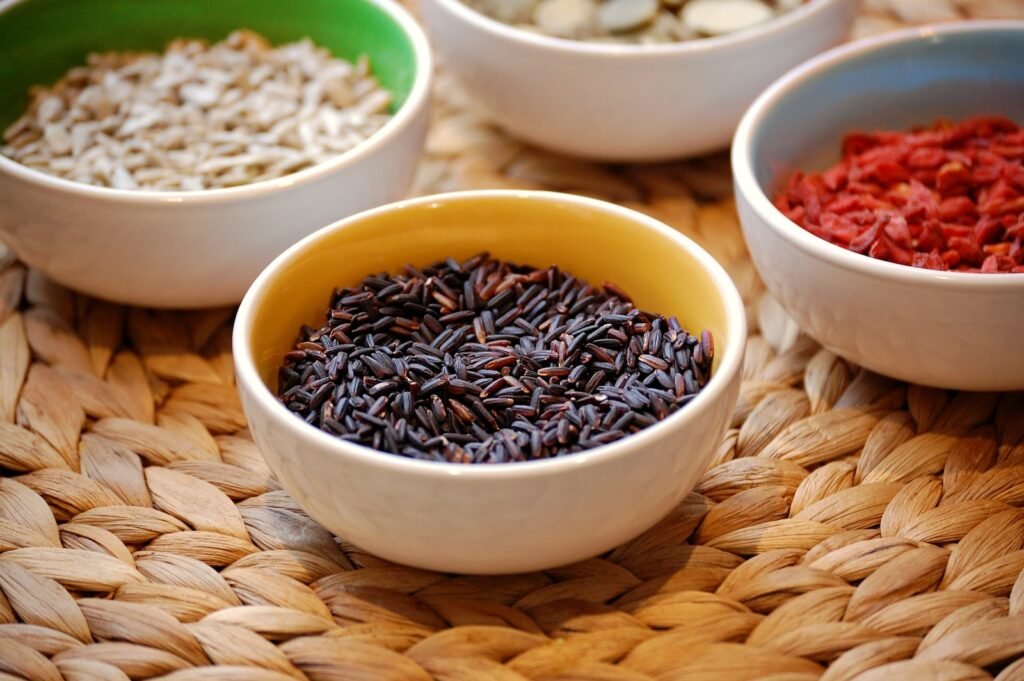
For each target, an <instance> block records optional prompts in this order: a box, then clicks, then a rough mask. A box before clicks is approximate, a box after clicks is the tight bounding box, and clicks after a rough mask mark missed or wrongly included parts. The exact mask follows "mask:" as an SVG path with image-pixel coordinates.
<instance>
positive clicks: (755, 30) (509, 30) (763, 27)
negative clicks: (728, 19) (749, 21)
mask: <svg viewBox="0 0 1024 681" xmlns="http://www.w3.org/2000/svg"><path fill="white" fill-rule="evenodd" d="M429 1H430V2H434V3H436V4H437V5H438V6H442V7H444V8H445V10H446V11H448V12H449V13H450V14H453V15H455V16H457V17H458V18H459V19H461V20H462V21H463V22H465V23H468V24H471V25H473V26H474V27H475V28H477V29H479V30H482V31H485V32H488V33H491V34H493V35H496V36H499V37H501V38H504V39H506V40H509V41H513V42H516V41H518V42H522V43H525V44H527V45H531V46H533V47H537V48H540V49H543V50H548V51H551V52H562V53H577V54H585V55H592V56H604V57H614V58H615V59H623V58H634V59H635V58H641V59H642V58H650V57H656V56H662V55H682V54H699V53H704V52H708V51H709V50H715V49H717V48H723V49H725V48H728V47H730V46H733V45H738V44H740V43H744V42H749V41H756V40H758V39H760V38H767V37H770V36H773V35H775V34H777V33H782V32H784V31H786V30H787V29H788V28H791V27H792V26H793V25H794V24H798V23H800V22H802V21H803V20H805V19H809V18H810V17H812V16H814V15H817V14H820V13H821V12H823V11H824V10H825V8H826V7H828V6H830V5H835V4H839V3H843V2H848V1H849V0H806V1H805V2H804V3H803V4H801V5H800V6H799V7H797V8H796V9H793V10H790V11H788V12H786V13H784V14H782V15H780V16H777V17H772V18H771V19H769V20H768V21H765V22H763V23H761V24H756V25H754V26H751V27H750V28H747V29H743V30H740V31H736V32H734V33H726V34H725V35H719V36H711V37H707V38H700V39H695V40H685V41H679V42H672V43H663V44H657V45H620V44H615V43H597V42H588V41H584V40H573V39H570V38H558V37H555V36H549V35H544V34H541V33H533V32H530V31H526V30H523V29H521V28H516V27H515V26H512V25H510V24H506V23H504V22H501V21H498V20H497V19H493V18H491V17H489V16H487V15H486V14H484V13H483V12H479V11H477V10H475V9H473V8H471V7H469V6H468V5H466V4H465V3H464V2H462V0H429Z"/></svg>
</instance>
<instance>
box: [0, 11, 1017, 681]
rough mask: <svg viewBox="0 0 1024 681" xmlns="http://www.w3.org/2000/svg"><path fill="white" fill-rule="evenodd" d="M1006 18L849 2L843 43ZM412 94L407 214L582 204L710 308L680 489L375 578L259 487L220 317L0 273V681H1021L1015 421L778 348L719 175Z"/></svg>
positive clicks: (5, 266)
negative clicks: (489, 196)
mask: <svg viewBox="0 0 1024 681" xmlns="http://www.w3.org/2000/svg"><path fill="white" fill-rule="evenodd" d="M890 3H891V5H890ZM1014 12H1016V14H1017V15H1021V14H1024V3H1022V2H1020V1H1019V0H1004V1H998V0H997V1H991V2H986V1H983V0H972V1H967V0H964V1H963V2H960V3H959V4H954V3H953V2H951V1H950V0H888V1H886V0H881V1H880V0H875V1H874V2H870V3H867V5H866V6H865V14H864V16H863V17H862V18H861V20H860V23H859V24H858V27H857V33H858V34H861V35H863V34H866V33H871V32H876V31H881V30H887V29H889V28H892V27H895V26H898V25H900V23H901V22H915V21H924V20H941V19H948V18H954V17H959V16H983V15H989V16H990V15H1006V14H1012V13H1014ZM438 94H439V99H440V102H439V105H438V117H437V120H436V124H435V127H434V129H433V132H432V134H431V136H430V140H429V152H430V158H429V159H428V160H427V161H426V162H425V163H424V165H423V169H422V172H421V175H420V178H419V188H420V191H423V192H428V191H438V190H448V189H455V188H471V187H491V186H506V187H507V186H513V187H545V188H552V189H559V190H565V191H574V192H580V193H585V194H590V195H595V196H599V197H602V198H606V199H609V200H613V201H616V202H618V203H621V204H624V205H628V206H632V207H635V208H638V209H640V210H643V211H645V212H648V213H651V214H653V215H655V216H657V217H659V218H661V219H663V220H665V221H666V222H668V223H670V224H672V225H674V226H675V227H676V228H678V229H679V230H680V231H682V232H684V233H686V234H688V235H689V236H691V237H693V238H695V239H696V240H697V241H699V242H700V243H701V244H703V245H704V246H705V247H706V248H708V249H709V250H710V251H711V252H712V253H713V254H714V255H715V256H716V257H717V258H718V259H719V260H720V261H721V262H722V263H723V264H725V265H726V267H727V268H728V269H729V271H730V273H731V274H732V275H733V276H734V277H735V279H736V281H737V283H738V284H739V286H740V288H741V290H742V292H743V294H744V296H745V297H746V299H747V300H748V301H749V312H750V314H749V316H750V320H751V327H752V329H753V336H752V337H751V340H750V345H749V349H748V357H747V364H746V366H747V370H746V375H745V383H744V385H743V390H742V395H741V398H740V404H739V406H738V408H737V410H736V414H735V417H734V419H733V423H732V426H733V427H732V429H731V430H730V431H729V434H728V437H727V438H726V440H725V442H724V443H723V444H722V446H721V448H720V449H719V450H718V452H717V454H716V456H715V460H714V462H713V463H712V465H711V467H710V469H709V470H708V472H707V473H706V474H705V476H704V478H703V479H702V480H701V482H700V484H699V486H698V488H697V490H696V491H695V492H693V493H692V494H690V495H689V496H688V497H687V498H686V500H685V501H684V502H683V503H682V505H680V506H679V508H678V509H677V510H676V511H675V512H673V513H672V514H671V515H670V516H669V517H668V518H666V519H665V520H664V521H663V522H661V523H660V524H659V525H658V526H656V527H655V528H654V529H652V530H650V531H649V532H647V533H646V534H644V535H643V536H641V537H639V538H638V539H636V540H634V541H632V542H630V543H629V544H627V545H625V546H622V547H620V548H618V549H616V550H614V551H612V552H610V553H609V554H607V555H604V556H602V557H600V558H595V559H593V560H588V561H585V562H582V563H579V564H576V565H569V566H566V567H563V568H560V569H556V570H549V571H546V572H542V573H535V574H527V575H517V576H508V577H493V578H482V577H463V576H458V575H447V574H436V573H431V572H425V571H421V570H414V569H410V568H406V567H402V566H398V565H392V564H389V563H387V562H386V561H383V560H380V559H378V558H375V557H374V556H371V555H368V554H366V553H364V552H361V551H360V550H359V549H358V548H356V547H353V546H351V545H348V544H346V543H345V542H344V541H343V540H335V538H333V537H331V536H330V535H329V534H328V533H327V532H326V531H325V530H323V529H322V528H320V527H318V526H317V525H316V524H315V523H314V522H312V521H311V520H310V519H309V518H308V517H307V516H305V515H304V514H303V512H302V511H301V510H300V509H299V508H298V507H297V506H296V504H295V502H294V501H293V500H292V499H291V498H290V497H289V495H288V494H287V493H285V492H283V491H282V490H281V489H280V488H279V487H278V485H277V484H276V483H275V482H274V481H273V479H272V478H271V476H270V474H269V472H268V470H267V468H266V466H265V464H264V463H263V461H262V459H261V458H260V455H259V453H258V452H257V451H256V449H255V447H254V446H253V444H252V441H251V440H250V438H249V435H248V433H247V432H246V431H245V429H244V428H245V420H244V417H243V414H242V411H241V408H240V406H239V403H238V399H237V396H236V394H235V390H234V387H233V385H232V384H233V377H232V368H231V356H230V324H231V314H232V311H231V310H214V311H205V312H199V313H192V314H177V313H166V312H150V311H145V310H137V309H132V310H129V309H126V308H123V307H120V306H116V305H111V304H108V303H102V302H98V301H94V300H88V299H85V298H84V297H81V296H78V295H76V294H73V293H71V292H69V291H67V290H65V289H63V288H61V287H59V286H57V285H55V284H53V283H52V282H50V281H48V280H47V279H45V278H44V277H43V276H41V275H39V274H38V273H36V272H32V271H28V272H27V271H25V269H24V268H23V267H22V266H21V265H19V264H17V263H16V262H14V261H13V258H12V257H11V256H10V255H9V254H6V253H4V252H0V471H2V472H3V473H4V477H0V681H9V680H11V679H19V680H29V681H37V680H39V681H59V680H61V679H65V680H67V681H98V680H100V679H103V680H114V681H116V680H122V681H123V680H124V679H128V678H131V679H157V678H159V679H166V680H172V679H173V680H174V681H195V680H213V679H223V680H227V681H231V680H239V681H241V680H252V681H295V680H299V681H306V680H310V681H321V680H324V681H330V680H344V681H372V680H376V679H383V680H387V681H390V680H395V681H406V680H408V681H428V680H429V679H437V680H439V681H471V680H474V679H484V680H488V679H494V680H495V681H527V680H531V681H556V680H560V681H584V680H588V681H652V680H655V679H657V680H663V681H670V680H676V679H706V680H717V679H722V680H724V681H734V680H745V679H755V678H756V679H772V680H773V681H804V680H807V681H810V680H811V679H818V678H820V679H824V680H827V681H840V680H843V681H846V680H850V679H861V680H864V681H867V680H870V679H886V680H888V679H944V680H947V681H966V680H971V681H973V680H975V679H989V678H993V677H995V678H997V679H999V681H1009V680H1011V679H1024V576H1022V575H1024V572H1022V570H1024V510H1022V509H1021V507H1022V506H1024V394H1007V395H996V394H951V393H947V392H944V391H939V390H933V389H926V388H920V387H916V386H907V385H904V384H900V383H896V382H894V381H891V380H888V379H885V378H882V377H879V376H877V375H874V374H871V373H869V372H866V371H861V370H859V369H858V368H857V367H854V366H850V365H849V364H847V363H845V362H843V361H842V360H840V359H838V358H837V357H835V356H834V355H832V354H831V353H829V352H828V351H825V350H822V349H820V348H818V347H817V346H816V345H815V344H814V343H813V342H811V341H809V340H808V339H806V338H804V337H803V336H801V335H800V334H799V333H798V332H797V330H796V329H795V328H794V327H793V325H792V323H791V322H790V321H789V320H788V319H787V318H786V317H785V315H784V314H782V312H781V310H780V309H779V308H778V306H777V305H776V304H775V303H774V302H773V301H772V300H771V299H770V298H767V297H763V296H762V295H761V289H760V284H759V282H758V280H757V277H756V275H755V274H754V271H753V269H752V268H751V265H750V263H749V261H748V260H747V257H746V254H745V251H744V246H743V241H742V238H741V236H740V232H739V229H738V226H737V224H736V217H735V215H734V212H733V207H732V202H731V200H730V198H729V175H728V168H727V166H726V162H725V160H724V159H723V158H722V157H715V158H707V159H701V160H696V161H691V162H686V163H679V164H671V165H663V166H657V167H644V168H632V167H631V168H614V169H609V168H604V167H599V166H594V165H588V164H583V163H579V162H577V161H573V160H568V159H564V158H558V157H555V156H552V155H549V154H546V153H542V152H538V151H536V150H531V149H525V148H523V147H522V146H520V145H519V144H517V143H515V142H512V141H510V140H508V139H506V138H505V137H503V136H502V135H501V134H500V133H499V132H498V131H497V130H495V129H494V128H493V127H492V126H491V125H489V124H488V123H487V121H486V118H485V117H484V116H483V115H482V114H481V113H480V112H479V111H478V110H477V109H476V108H475V107H474V105H473V104H472V102H471V101H470V100H469V99H467V98H466V96H465V95H464V94H463V93H462V92H461V91H460V90H459V89H458V88H457V87H456V86H455V85H454V84H453V83H451V82H449V81H447V80H445V78H444V77H443V74H442V77H441V80H440V83H439V86H438ZM1008 350H1010V351H1012V350H1014V349H1008ZM1018 350H1019V349H1018ZM912 351H913V349H912V348H908V352H912Z"/></svg>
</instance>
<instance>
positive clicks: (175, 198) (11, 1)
mask: <svg viewBox="0 0 1024 681" xmlns="http://www.w3.org/2000/svg"><path fill="white" fill-rule="evenodd" d="M32 1H33V0H0V15H2V14H4V13H6V12H7V11H9V10H10V9H11V8H13V7H15V6H17V5H20V4H23V3H27V2H32ZM361 1H362V2H365V3H367V4H370V5H373V6H374V7H376V8H377V9H379V10H381V11H382V12H384V14H386V15H387V16H388V18H389V19H390V20H391V21H392V23H394V24H395V25H396V26H398V27H399V28H400V29H401V30H402V32H403V33H404V34H405V36H406V38H407V39H408V40H409V42H410V44H411V45H412V48H413V58H414V59H415V61H416V72H415V75H414V77H413V82H412V87H411V88H410V90H409V94H408V96H407V97H406V99H405V101H404V102H403V103H402V105H401V106H400V107H399V108H398V111H396V112H395V114H394V115H393V116H392V117H391V119H390V120H389V121H388V122H387V123H385V124H384V125H383V126H382V127H381V128H380V129H379V130H377V131H376V132H375V133H373V134H372V135H370V136H369V137H367V138H366V139H365V140H363V141H362V142H360V143H359V144H357V145H356V146H355V147H353V148H351V149H349V150H348V151H346V152H344V153H343V154H340V155H338V156H336V157H335V158H332V159H330V160H328V161H323V162H321V163H317V164H315V165H312V166H310V167H309V168H304V169H302V170H300V171H298V172H294V173H289V174H287V175H283V176H281V177H278V178H275V179H272V180H261V181H259V182H252V183H249V184H243V185H238V186H236V187H218V188H213V189H194V190H188V191H159V190H155V189H115V188H113V187H103V186H99V185H92V184H86V183H84V182H76V181H74V180H68V179H65V178H62V177H58V176H56V175H50V174H48V173H44V172H43V171H41V170H36V169H34V168H29V167H28V166H25V165H22V164H21V163H18V162H17V161H15V160H14V159H12V158H8V157H7V156H5V155H4V154H2V153H0V173H9V174H11V175H13V176H15V177H16V178H17V179H20V180H23V181H25V182H29V183H33V184H37V185H42V186H43V187H45V188H47V189H50V190H54V191H62V192H69V193H72V194H77V195H79V196H82V197H83V198H91V199H96V200H108V201H116V202H121V203H143V204H148V203H157V204H184V203H190V204H207V203H224V202H230V201H234V200H236V199H237V200H244V199H246V198H251V197H254V196H257V195H264V194H267V193H272V192H277V191H283V190H285V189H288V188H289V187H293V186H296V185H300V184H309V183H313V182H316V181H318V180H321V179H323V178H324V177H327V176H328V175H330V174H332V173H334V172H336V171H338V170H341V169H343V168H345V167H349V166H353V165H355V164H356V163H358V162H359V161H361V160H362V159H363V158H365V157H367V156H369V155H370V154H372V153H374V152H376V151H378V150H379V149H380V148H382V147H383V146H384V145H385V144H387V143H388V142H389V141H391V140H392V139H394V138H396V137H397V136H399V135H400V134H401V133H402V132H403V131H404V130H405V129H406V128H408V127H409V126H411V125H413V124H414V123H415V120H416V118H417V115H418V114H419V112H420V111H421V110H422V109H423V108H424V107H426V106H427V104H428V102H429V100H430V92H431V89H432V83H433V78H434V57H433V53H432V52H431V49H430V43H429V42H428V41H427V37H426V34H425V33H424V32H423V29H422V28H421V27H420V25H419V23H418V22H417V21H416V20H415V19H413V18H412V15H410V14H409V12H408V10H406V9H405V8H404V7H402V6H401V4H400V3H397V2H389V0H361ZM0 132H2V131H0Z"/></svg>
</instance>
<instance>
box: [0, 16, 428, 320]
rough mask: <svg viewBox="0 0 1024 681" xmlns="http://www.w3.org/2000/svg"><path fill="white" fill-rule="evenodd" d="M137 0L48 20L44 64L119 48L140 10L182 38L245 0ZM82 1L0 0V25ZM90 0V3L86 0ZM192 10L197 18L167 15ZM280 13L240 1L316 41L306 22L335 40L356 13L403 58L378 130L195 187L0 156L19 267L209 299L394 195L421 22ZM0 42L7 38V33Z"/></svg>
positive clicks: (158, 294) (414, 141)
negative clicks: (211, 1)
mask: <svg viewBox="0 0 1024 681" xmlns="http://www.w3.org/2000/svg"><path fill="white" fill-rule="evenodd" d="M146 1H147V2H148V3H149V4H150V5H153V6H154V9H153V11H152V12H148V11H136V9H139V10H141V8H136V9H133V7H136V4H137V3H132V4H131V6H124V7H121V6H119V9H118V11H117V12H116V13H115V14H113V15H105V16H106V19H104V20H103V21H102V22H100V21H97V22H95V23H96V25H90V26H87V27H85V28H82V30H81V31H79V30H78V28H75V26H76V25H75V24H69V25H70V28H68V27H64V28H61V30H60V31H57V30H56V29H54V32H53V35H52V37H53V41H54V43H53V45H52V46H51V47H52V54H50V55H47V56H46V58H47V59H48V60H49V61H47V62H46V63H47V64H49V65H51V66H52V65H53V64H54V63H56V64H57V65H58V66H59V68H58V69H57V70H56V71H53V72H52V73H50V74H49V77H51V78H55V77H57V75H58V74H60V73H62V72H63V71H64V70H65V69H66V68H69V67H71V66H73V65H75V64H76V63H81V60H82V59H83V58H84V53H85V52H86V51H90V50H104V49H110V48H111V45H117V46H123V45H124V44H125V42H126V41H128V42H129V44H131V40H134V38H126V37H125V36H124V35H123V34H124V32H125V31H126V30H131V26H133V24H132V23H131V22H136V21H140V20H142V21H145V22H150V23H149V24H146V25H142V26H137V27H136V29H137V30H138V33H139V36H140V37H139V40H141V41H156V44H154V45H153V46H152V48H154V49H158V45H160V44H161V41H162V40H164V39H168V40H169V39H170V38H173V37H176V36H177V35H178V33H179V32H183V33H186V34H187V35H189V36H192V35H203V31H204V30H205V31H207V32H209V33H210V34H211V37H212V35H214V34H215V35H219V36H220V37H222V36H223V33H222V32H223V30H224V28H223V26H224V23H225V19H224V16H223V15H222V13H225V14H228V15H230V14H231V12H233V11H238V12H242V11H246V7H245V3H244V2H241V0H232V2H231V3H218V4H217V9H216V10H213V9H209V8H206V7H205V6H203V5H187V4H182V3H174V2H172V3H170V5H169V6H168V7H166V8H163V9H161V7H159V6H158V5H160V4H161V3H160V2H159V1H157V0H146ZM84 2H87V0H59V3H62V4H58V3H55V2H46V3H44V2H42V0H22V1H20V2H19V1H15V2H2V3H0V31H7V32H8V33H10V34H13V35H16V34H18V25H19V23H25V24H26V26H28V25H29V22H31V21H37V22H38V21H39V20H41V19H45V16H40V15H41V13H43V12H46V11H50V12H57V13H59V12H61V11H63V10H61V9H60V7H61V6H62V5H68V6H69V11H79V12H85V13H87V12H88V8H87V7H86V8H84V9H83V7H81V5H82V3H84ZM320 2H323V0H320ZM306 4H310V3H306ZM314 4H315V3H314ZM235 5H238V7H234V6H235ZM46 6H48V7H49V10H48V9H47V7H46ZM304 6H305V5H304ZM37 7H39V9H37ZM310 7H312V4H310ZM263 9H267V8H263ZM271 9H272V8H271ZM91 11H92V13H93V14H95V12H96V9H95V5H93V8H92V10H91ZM190 11H194V12H195V13H198V14H197V16H183V17H182V16H179V14H178V13H182V14H185V15H187V14H188V13H189V12H190ZM277 11H278V10H273V11H270V10H268V11H266V12H264V11H262V9H260V10H257V9H252V8H250V9H249V11H248V12H249V13H248V14H247V15H246V16H249V19H246V21H245V22H243V23H244V25H245V26H246V27H248V28H251V29H254V30H257V31H260V32H264V33H266V34H268V35H275V36H281V35H287V36H290V37H289V38H288V39H289V40H295V39H299V38H301V37H303V36H305V35H313V36H314V39H316V38H315V36H316V35H317V34H318V33H317V32H320V34H322V35H324V36H329V37H334V38H335V39H336V40H337V39H338V38H337V36H338V35H339V33H335V32H334V31H336V30H338V26H339V23H337V22H340V26H341V29H340V35H345V32H346V31H349V32H350V31H351V30H353V29H352V27H350V26H349V27H346V26H348V24H351V23H352V22H351V21H350V22H348V24H346V20H345V19H346V16H349V15H350V14H351V13H354V12H355V11H360V12H363V13H364V14H365V15H368V16H369V19H368V20H367V23H366V24H365V25H363V26H362V28H361V29H360V30H362V31H363V32H362V33H357V34H355V36H356V39H357V40H359V41H364V44H366V45H369V46H372V47H373V50H375V51H377V56H378V57H379V58H380V59H384V60H387V59H404V60H407V61H404V62H403V63H402V64H401V65H399V66H396V67H393V68H395V69H397V72H396V73H397V74H398V75H397V76H396V79H400V80H402V81H403V82H404V83H407V84H409V83H411V85H409V89H408V92H407V95H406V98H405V102H404V103H403V104H401V106H400V107H399V109H398V110H397V112H396V113H395V115H394V117H393V119H392V120H391V121H389V122H388V123H387V124H386V125H385V126H384V127H383V129H382V130H380V131H379V132H377V133H376V134H375V135H373V136H372V137H371V138H370V139H368V140H367V141H365V142H363V143H362V144H360V145H359V146H358V147H356V148H355V149H352V150H351V151H349V152H347V153H345V154H342V155H340V156H338V157H337V158H336V159H334V160H331V161H329V162H325V163H321V164H319V165H316V166H314V167H312V168H308V169H306V170H303V171H300V172H298V173H294V174H292V175H288V176H286V177H282V178H280V179H277V180H271V181H265V182H259V183H255V184H251V185H247V186H241V187H235V188H228V189H213V190H206V191H189V192H156V191H127V190H116V189H110V188H105V187H96V186H90V185H85V184H80V183H76V182H71V181H68V180H64V179H60V178H57V177H54V176H50V175H46V174H44V173H41V172H38V171H35V170H32V169H29V168H27V167H25V166H23V165H21V164H19V163H16V162H14V161H12V160H10V159H8V158H6V157H4V156H2V155H0V239H2V240H4V241H6V242H7V243H8V244H9V245H10V246H11V247H12V248H13V249H14V250H15V252H16V253H17V254H18V256H19V257H20V258H21V259H22V260H24V261H25V262H27V263H28V264H29V265H31V266H33V267H36V268H39V269H40V270H43V271H44V272H45V273H46V274H47V275H49V276H50V277H52V278H53V279H55V280H57V281H59V282H61V283H63V284H65V285H67V286H70V287H72V288H76V289H79V290H81V291H84V292H86V293H89V294H91V295H94V296H98V297H101V298H106V299H110V300H114V301H118V302H123V303H131V304H135V305H146V306H153V307H210V306H217V305H227V304H232V303H237V302H238V301H239V300H241V298H242V295H243V294H244V293H245V291H246V289H247V288H248V286H249V284H251V283H252V281H253V279H254V278H255V277H256V275H257V274H259V272H260V270H262V269H263V268H264V267H265V266H266V265H267V263H269V262H270V261H271V260H272V259H273V258H274V256H276V255H277V254H279V253H280V252H281V251H282V250H284V249H285V248H287V247H288V246H289V245H291V244H293V243H294V242H295V241H297V240H298V239H301V238H302V237H304V236H306V235H308V234H309V233H311V232H312V231H313V230H315V229H319V228H320V227H322V226H323V225H325V224H328V223H329V222H332V221H334V220H336V219H338V218H339V217H340V216H345V215H351V214H354V213H357V212H359V211H361V210H365V209H367V208H371V207H373V206H378V205H381V204H384V203H387V202H389V201H394V200H396V199H398V198H401V197H402V196H405V195H406V193H407V191H408V189H409V187H410V186H411V183H412V179H413V176H414V173H415V169H416V164H417V162H418V159H419V156H420V152H421V151H422V147H423V141H424V137H425V135H426V130H427V125H428V119H429V112H430V102H429V99H430V89H431V81H432V73H433V60H432V57H431V52H430V49H429V45H428V43H427V41H426V37H425V36H424V35H423V32H422V30H421V29H420V28H419V26H418V25H417V23H416V22H415V20H413V19H412V17H411V16H410V15H409V14H408V13H407V12H406V11H405V10H404V9H402V8H401V7H400V6H399V5H398V3H395V2H391V1H390V0H347V1H346V3H345V6H342V7H339V8H337V10H336V11H337V13H338V14H340V15H342V16H340V17H330V18H328V17H327V16H326V15H327V12H326V11H325V12H317V11H315V10H314V9H311V8H310V9H304V10H303V11H304V12H306V13H307V14H312V15H313V16H312V18H311V19H310V20H309V21H306V20H305V19H303V18H301V15H298V14H296V11H297V8H296V7H292V8H291V10H289V12H290V14H288V12H285V14H288V16H287V17H284V18H281V17H278V16H276V15H275V14H274V12H277ZM33 12H35V13H36V14H33ZM316 17H319V18H318V19H317V18H316ZM50 20H51V21H53V19H52V18H51V19H50ZM176 21H179V22H180V24H179V23H175V22H176ZM304 22H305V23H304ZM10 24H14V25H13V26H11V25H10ZM122 24H126V25H127V26H128V28H125V26H124V25H122ZM179 25H180V27H179ZM228 25H229V26H230V25H231V24H228ZM240 25H241V24H240ZM371 26H372V28H370V27H371ZM65 29H66V30H65ZM25 30H29V29H28V28H26V29H25ZM76 31H77V32H76ZM89 31H92V34H90V33H89ZM104 31H106V32H105V33H104ZM373 31H381V32H382V33H385V34H386V35H387V36H388V38H387V40H388V41H389V42H386V43H384V44H381V41H384V38H383V37H381V39H380V41H377V42H375V40H376V39H375V38H374V35H376V34H375V33H373ZM119 32H120V34H119ZM93 34H96V35H93ZM154 36H163V37H161V38H154ZM28 39H29V40H35V43H33V44H32V45H33V46H34V47H38V46H39V45H40V44H44V43H40V42H39V40H38V39H35V38H33V37H32V36H29V38H28ZM340 42H342V43H344V42H345V41H344V40H340ZM45 44H46V45H49V42H47V43H45ZM144 44H146V45H148V44H149V43H144ZM398 45H400V47H397V46H398ZM8 49H12V50H13V49H16V48H14V47H11V46H10V45H8ZM25 49H29V48H25ZM33 49H34V48H33ZM370 53H371V59H373V58H374V54H373V52H372V51H371V52H370ZM55 55H59V56H55ZM26 58H27V57H26ZM3 59H4V46H3V45H2V44H0V61H2V60H3ZM56 59H66V60H67V61H66V62H59V61H55V60H56ZM378 61H379V60H378ZM17 62H18V60H17V59H15V63H17ZM62 63H63V64H64V65H63V66H60V64H62ZM375 63H376V62H375ZM0 91H2V92H0V94H3V95H4V96H8V97H10V99H11V100H13V99H14V98H20V97H22V94H21V93H23V92H24V88H22V87H18V88H16V89H15V88H11V87H8V86H7V85H6V84H5V87H3V88H0ZM0 105H2V106H3V107H5V108H7V107H9V106H10V105H11V104H10V103H9V102H8V101H0ZM20 106H22V107H24V104H23V103H22V104H21V105H20Z"/></svg>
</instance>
